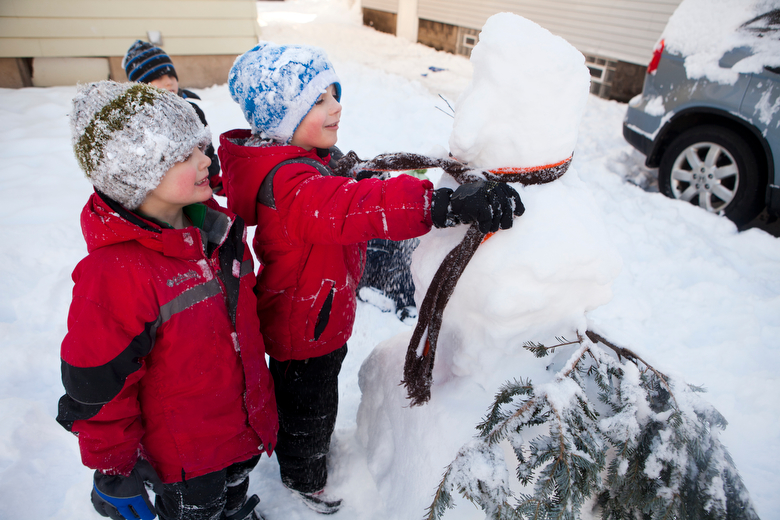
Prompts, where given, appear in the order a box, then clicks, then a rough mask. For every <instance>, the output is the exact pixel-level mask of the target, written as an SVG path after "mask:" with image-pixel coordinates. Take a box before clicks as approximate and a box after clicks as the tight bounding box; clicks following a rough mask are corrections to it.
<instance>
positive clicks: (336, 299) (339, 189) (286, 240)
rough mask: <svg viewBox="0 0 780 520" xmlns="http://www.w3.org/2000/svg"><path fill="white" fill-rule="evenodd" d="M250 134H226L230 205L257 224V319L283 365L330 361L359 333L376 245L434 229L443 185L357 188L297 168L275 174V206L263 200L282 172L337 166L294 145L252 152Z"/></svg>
mask: <svg viewBox="0 0 780 520" xmlns="http://www.w3.org/2000/svg"><path fill="white" fill-rule="evenodd" d="M250 136H251V133H250V131H249V130H232V131H230V132H226V133H224V134H222V135H221V136H220V147H219V159H220V162H221V164H222V182H223V185H224V186H225V192H224V193H225V195H226V196H227V200H228V207H229V208H230V210H231V211H233V212H235V213H236V214H237V215H239V216H241V218H243V219H244V220H245V221H246V223H247V225H248V226H251V225H255V224H256V225H257V228H256V230H255V237H254V242H253V247H254V250H255V253H256V254H257V258H258V260H259V261H260V262H261V263H262V264H263V268H262V271H261V272H260V273H259V276H258V280H257V290H256V293H257V312H258V315H259V316H260V326H261V330H262V332H263V339H264V340H265V346H266V350H267V351H268V354H269V355H270V356H271V357H273V358H274V359H276V360H278V361H286V360H288V359H307V358H310V357H317V356H322V355H325V354H328V353H330V352H332V351H334V350H336V349H337V348H339V347H341V346H342V345H344V343H346V341H347V340H348V339H349V337H350V335H351V334H352V325H353V323H354V321H355V310H356V299H355V297H356V294H355V291H356V290H357V284H358V282H359V281H360V277H361V276H362V275H363V267H364V265H365V252H366V242H367V241H368V240H371V239H373V238H385V239H390V240H404V239H407V238H413V237H417V236H420V235H423V234H425V233H427V232H428V231H430V229H431V225H432V222H431V214H430V208H431V196H432V193H433V191H432V190H433V185H432V184H431V183H430V182H429V181H427V180H420V179H417V178H415V177H411V176H409V175H399V176H398V177H395V178H391V179H389V180H384V181H382V180H378V179H365V180H361V181H360V182H356V181H355V180H353V179H351V178H346V177H338V176H331V175H322V174H321V173H320V172H319V171H318V169H317V168H315V167H313V166H310V165H308V164H301V163H293V164H286V165H284V166H281V167H280V168H279V169H278V170H277V171H276V172H275V173H274V175H273V178H272V180H271V184H270V186H271V188H272V192H273V203H274V206H275V207H273V208H272V207H269V206H268V205H267V204H266V203H261V202H258V199H257V197H258V190H259V189H260V186H261V184H262V183H263V181H264V179H265V178H266V176H268V174H269V172H270V171H271V170H272V169H273V168H274V167H275V166H276V165H278V164H279V163H280V162H282V161H284V160H288V159H299V158H302V157H308V158H311V159H315V160H318V161H320V162H322V164H325V165H327V164H328V162H329V160H330V156H329V155H326V156H324V157H321V156H320V155H318V153H317V149H312V150H311V151H306V150H304V149H303V148H300V147H298V146H292V145H271V146H263V147H249V146H242V145H241V144H240V143H242V142H243V141H244V140H246V139H247V138H249V137H250Z"/></svg>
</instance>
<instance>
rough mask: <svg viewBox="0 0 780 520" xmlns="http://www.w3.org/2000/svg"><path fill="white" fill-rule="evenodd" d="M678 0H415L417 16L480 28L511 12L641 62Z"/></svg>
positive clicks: (597, 50)
mask: <svg viewBox="0 0 780 520" xmlns="http://www.w3.org/2000/svg"><path fill="white" fill-rule="evenodd" d="M680 1H681V0H419V4H418V15H419V17H420V18H422V19H426V20H433V21H436V22H443V23H448V24H452V25H459V26H462V27H468V28H472V29H481V28H482V26H483V25H484V23H485V21H487V19H488V18H489V17H490V16H492V15H494V14H496V13H500V12H512V13H515V14H519V15H521V16H524V17H526V18H528V19H529V20H532V21H534V22H536V23H538V24H539V25H541V26H542V27H544V28H546V29H547V30H549V31H550V32H552V33H554V34H557V35H560V36H562V37H563V38H566V40H568V41H569V42H570V43H571V44H572V45H574V46H575V47H577V48H578V49H579V50H580V51H581V52H584V53H587V54H598V55H601V56H604V57H607V58H611V59H615V60H623V61H627V62H629V63H637V64H642V65H643V64H646V63H647V62H648V61H649V60H650V55H651V52H652V49H653V46H654V45H655V43H656V41H657V40H658V38H659V37H660V35H661V32H662V31H663V28H664V26H665V25H666V22H667V21H668V20H669V16H671V14H672V13H673V12H674V10H675V9H676V8H677V6H678V5H679V4H680Z"/></svg>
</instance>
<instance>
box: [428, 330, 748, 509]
mask: <svg viewBox="0 0 780 520" xmlns="http://www.w3.org/2000/svg"><path fill="white" fill-rule="evenodd" d="M558 339H559V341H560V343H559V344H557V345H554V346H552V347H549V348H548V347H545V346H544V345H541V344H538V343H527V344H526V345H525V348H526V349H527V350H529V351H532V352H533V353H534V354H535V355H537V356H538V357H544V356H546V355H547V354H549V353H550V352H551V351H553V350H555V349H561V348H565V347H568V346H573V347H575V350H574V351H573V352H572V355H571V356H570V357H569V360H568V361H567V362H566V363H565V365H564V366H563V368H561V369H560V370H559V371H558V373H557V374H556V375H555V377H554V378H553V380H552V381H551V382H550V383H546V384H543V385H538V386H534V385H533V384H532V382H531V381H530V380H523V379H522V378H521V379H519V380H514V381H511V382H508V383H506V384H505V385H504V386H503V387H502V388H501V389H500V390H499V392H498V393H497V395H496V397H495V399H494V401H493V404H492V405H491V407H490V409H489V410H488V412H487V414H486V416H485V419H484V420H483V421H482V422H481V423H480V424H478V425H477V430H478V431H479V434H478V436H477V437H476V438H475V439H474V440H472V441H471V442H469V443H468V444H466V445H465V446H463V447H462V448H461V450H460V451H459V452H458V454H457V456H456V457H455V460H454V461H453V462H452V463H451V464H450V465H449V466H448V467H447V469H446V472H445V474H444V477H443V478H442V480H441V483H440V484H439V486H438V489H437V491H436V495H435V497H434V500H433V502H432V504H431V506H430V507H429V508H428V515H427V516H426V518H427V519H429V520H436V519H440V518H441V517H442V516H443V515H444V513H445V512H446V510H447V509H449V508H452V507H455V505H454V502H453V500H452V493H453V492H454V491H457V492H459V493H460V494H461V495H462V496H464V497H465V498H467V499H468V500H470V501H471V502H473V503H474V504H476V505H477V506H479V507H481V508H482V509H483V511H485V513H486V518H491V519H496V520H508V519H553V518H555V519H569V520H575V519H579V518H581V517H582V515H583V514H586V515H592V516H593V517H598V516H600V517H601V518H603V519H609V520H618V519H621V520H622V519H640V518H641V519H648V518H649V519H653V520H655V519H681V520H698V519H702V520H704V519H707V520H742V519H745V520H754V519H757V518H758V516H757V515H756V513H755V511H754V509H753V506H752V503H751V500H750V497H749V495H748V493H747V490H746V489H745V487H744V485H743V484H742V481H741V479H740V477H739V474H738V472H737V470H736V468H735V467H734V463H733V462H732V460H731V457H730V456H729V454H728V452H727V451H726V448H725V447H724V446H723V445H722V444H721V443H720V441H719V439H718V432H719V431H720V430H722V429H723V428H725V427H726V421H725V419H724V418H723V416H721V415H720V413H718V411H717V410H715V408H713V407H712V406H711V405H710V404H709V403H707V402H706V401H704V400H703V399H702V398H701V397H700V396H699V393H700V391H701V390H700V389H698V388H695V387H692V386H690V385H687V384H686V383H684V382H683V381H679V380H675V379H672V378H669V377H667V376H665V375H663V374H661V373H660V372H658V371H657V370H655V369H654V368H653V367H652V366H650V365H648V364H647V363H645V362H644V361H643V360H642V359H641V358H639V357H638V356H637V355H635V354H634V353H633V352H632V351H630V350H628V349H625V348H622V347H618V346H616V345H614V344H613V343H610V342H609V341H607V340H606V339H604V338H603V337H601V336H599V335H597V334H594V333H592V332H590V331H589V332H588V333H586V335H585V336H580V337H578V340H577V341H571V342H569V341H566V340H565V339H563V338H558ZM602 345H603V346H602ZM605 347H606V348H605ZM524 434H526V435H536V436H535V437H534V438H532V439H528V438H524V436H523V435H524ZM504 440H506V441H507V442H508V443H509V445H510V446H511V447H512V451H513V452H514V454H515V456H516V459H517V467H516V475H517V480H518V481H519V484H520V486H521V487H522V490H520V491H518V492H517V493H512V491H511V490H510V481H509V472H508V469H507V464H506V461H505V458H504V450H503V447H502V446H501V442H502V441H504ZM586 507H587V508H589V509H588V511H585V510H584V508H586Z"/></svg>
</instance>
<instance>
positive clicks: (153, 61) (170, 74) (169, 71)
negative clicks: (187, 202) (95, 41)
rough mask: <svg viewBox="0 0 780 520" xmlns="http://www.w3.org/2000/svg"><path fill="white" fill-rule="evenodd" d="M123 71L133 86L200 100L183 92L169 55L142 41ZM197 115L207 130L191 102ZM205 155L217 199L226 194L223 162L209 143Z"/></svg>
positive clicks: (125, 60) (129, 55) (203, 116)
mask: <svg viewBox="0 0 780 520" xmlns="http://www.w3.org/2000/svg"><path fill="white" fill-rule="evenodd" d="M122 67H123V68H124V69H125V73H126V74H127V79H129V80H130V81H132V82H138V83H148V84H149V85H154V86H155V87H158V88H161V89H163V90H169V91H171V92H173V93H174V94H176V95H178V96H180V97H182V98H184V99H186V100H188V101H189V100H190V99H198V100H199V99H200V97H198V95H197V94H195V93H194V92H192V91H190V90H186V89H182V88H179V76H178V75H177V74H176V69H175V68H173V62H172V61H171V58H170V57H169V56H168V55H167V54H165V51H164V50H162V49H161V48H159V47H155V46H154V45H152V44H151V43H147V42H144V41H141V40H136V42H135V43H134V44H133V45H131V46H130V48H129V49H127V54H125V57H124V58H122ZM189 103H190V105H192V108H194V109H195V112H197V113H198V117H199V118H200V120H201V122H202V123H203V126H208V123H207V122H206V114H204V113H203V110H201V108H200V107H199V106H198V104H197V103H193V102H192V101H189ZM204 153H205V154H206V155H207V156H208V158H209V159H211V164H210V165H209V185H210V186H211V188H212V190H213V191H214V193H215V194H216V195H219V194H220V192H221V191H222V178H221V177H220V175H219V158H218V157H217V154H216V153H215V150H214V145H213V144H211V143H209V145H208V146H207V147H206V150H205V151H204Z"/></svg>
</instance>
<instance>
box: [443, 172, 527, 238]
mask: <svg viewBox="0 0 780 520" xmlns="http://www.w3.org/2000/svg"><path fill="white" fill-rule="evenodd" d="M436 191H437V192H438V191H440V190H436ZM435 200H436V195H434V201H435ZM436 209H437V208H436V203H435V202H434V204H433V209H432V213H435V212H436ZM438 209H439V211H441V207H439V208H438ZM524 212H525V206H523V202H522V201H521V200H520V195H519V194H518V193H517V191H515V189H514V188H512V187H511V186H509V185H508V184H505V183H501V182H493V181H483V180H479V181H476V182H469V183H467V184H463V185H461V186H459V187H458V189H457V190H455V192H454V193H452V196H451V197H450V200H449V208H448V214H447V222H449V221H450V220H452V221H454V222H456V223H464V224H468V223H471V222H476V223H477V225H478V227H479V230H480V232H482V233H491V232H495V231H498V230H499V229H509V228H511V227H512V219H513V218H514V217H515V216H517V217H519V216H520V215H522V214H523V213H524ZM435 218H436V217H435V216H434V224H436V220H435ZM447 225H451V224H447ZM452 225H454V224H452ZM437 227H444V226H437Z"/></svg>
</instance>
